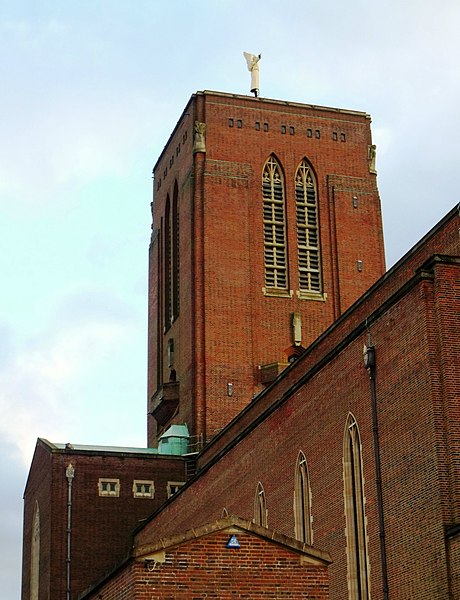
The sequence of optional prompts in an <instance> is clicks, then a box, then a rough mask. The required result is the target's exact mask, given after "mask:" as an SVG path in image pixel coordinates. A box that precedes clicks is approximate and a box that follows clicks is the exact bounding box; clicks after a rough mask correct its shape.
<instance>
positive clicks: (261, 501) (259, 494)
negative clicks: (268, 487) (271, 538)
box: [254, 481, 268, 527]
mask: <svg viewBox="0 0 460 600" xmlns="http://www.w3.org/2000/svg"><path fill="white" fill-rule="evenodd" d="M254 523H256V524H257V525H261V526H262V527H268V513H267V500H266V498H265V491H264V488H263V485H262V484H261V483H260V481H259V483H258V484H257V489H256V495H255V497H254Z"/></svg>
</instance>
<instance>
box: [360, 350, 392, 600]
mask: <svg viewBox="0 0 460 600" xmlns="http://www.w3.org/2000/svg"><path fill="white" fill-rule="evenodd" d="M363 359H364V366H365V368H366V369H367V372H368V373H369V385H370V392H371V407H372V431H373V435H374V461H375V478H376V481H375V483H376V487H377V505H378V513H379V538H380V562H381V569H382V594H383V600H388V599H389V597H390V595H389V591H388V572H387V553H386V546H385V523H384V518H383V493H382V473H381V465H380V444H379V424H378V417H377V392H376V383H375V366H376V361H375V347H374V346H364V352H363Z"/></svg>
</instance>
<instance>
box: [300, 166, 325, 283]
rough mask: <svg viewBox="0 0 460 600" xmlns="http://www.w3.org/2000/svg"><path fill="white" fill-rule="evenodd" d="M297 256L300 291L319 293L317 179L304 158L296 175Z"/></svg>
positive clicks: (319, 263)
mask: <svg viewBox="0 0 460 600" xmlns="http://www.w3.org/2000/svg"><path fill="white" fill-rule="evenodd" d="M295 201H296V221H297V257H298V263H299V290H300V292H307V293H308V292H314V293H318V292H321V287H322V286H321V262H320V246H319V228H318V198H317V189H316V180H315V176H314V174H313V172H312V169H311V167H310V165H309V164H308V162H307V160H306V159H303V160H302V162H301V163H300V165H299V167H298V169H297V172H296V176H295Z"/></svg>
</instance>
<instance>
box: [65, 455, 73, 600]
mask: <svg viewBox="0 0 460 600" xmlns="http://www.w3.org/2000/svg"><path fill="white" fill-rule="evenodd" d="M74 475H75V468H74V467H73V465H72V463H69V466H68V467H67V469H66V470H65V476H66V477H67V529H66V532H67V556H66V600H70V557H71V553H70V541H71V533H72V481H73V478H74Z"/></svg>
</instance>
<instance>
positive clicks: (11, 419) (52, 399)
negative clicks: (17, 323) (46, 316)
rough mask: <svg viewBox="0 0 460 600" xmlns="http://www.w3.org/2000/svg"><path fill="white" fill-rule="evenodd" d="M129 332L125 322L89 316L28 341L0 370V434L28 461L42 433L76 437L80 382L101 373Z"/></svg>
mask: <svg viewBox="0 0 460 600" xmlns="http://www.w3.org/2000/svg"><path fill="white" fill-rule="evenodd" d="M129 334H130V332H129V326H128V325H127V324H126V323H123V322H117V321H110V320H107V321H106V322H98V321H96V320H90V319H88V320H86V321H83V322H82V321H80V322H77V323H75V324H74V325H71V324H69V325H68V326H67V327H63V326H61V327H60V328H59V331H58V332H54V331H52V330H51V329H49V330H47V331H44V332H43V333H42V335H41V336H40V338H39V339H38V338H37V339H34V340H30V339H28V340H25V341H24V343H23V344H22V345H21V347H20V348H19V349H18V350H17V351H16V352H15V353H14V354H12V355H10V356H9V357H8V358H7V359H6V360H4V362H3V365H2V369H1V371H0V411H1V414H2V420H1V421H0V432H1V437H2V439H3V440H5V441H6V443H8V444H11V446H12V447H14V448H15V450H16V453H17V455H18V456H20V458H21V459H22V460H23V461H24V464H28V463H29V461H30V458H31V456H32V452H33V448H34V446H35V440H36V438H37V437H38V436H40V437H47V438H50V439H51V440H54V441H56V440H58V441H61V440H65V439H70V438H71V437H73V438H75V432H74V431H73V419H72V412H73V411H74V410H75V409H76V407H77V404H78V401H79V399H78V398H77V397H75V393H74V391H73V390H74V389H75V387H76V383H77V381H78V380H81V379H85V378H86V379H88V378H91V376H92V375H93V374H94V373H97V370H98V368H99V367H100V364H101V362H104V361H106V360H109V359H110V354H111V352H112V351H113V348H114V347H116V346H119V345H120V344H122V343H123V342H124V340H125V338H126V337H128V336H129Z"/></svg>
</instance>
